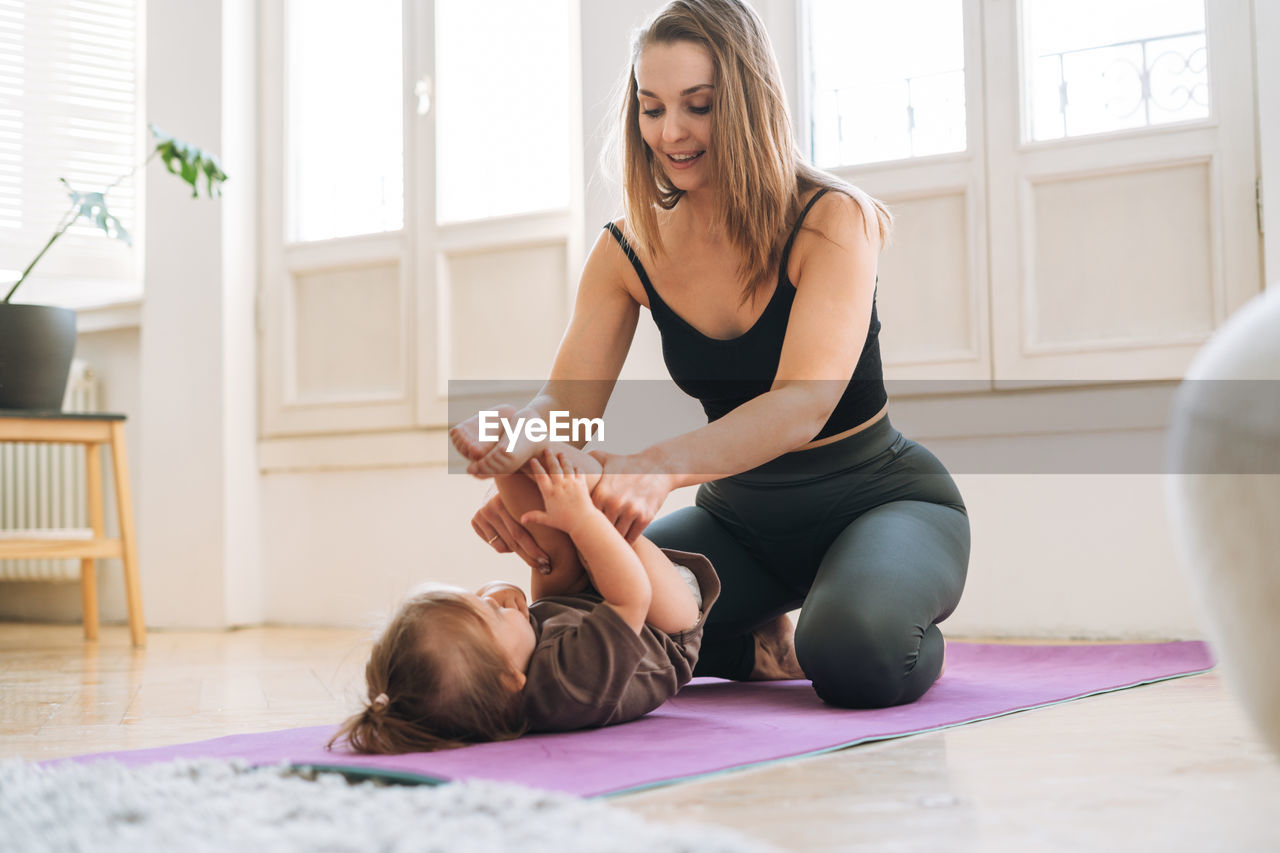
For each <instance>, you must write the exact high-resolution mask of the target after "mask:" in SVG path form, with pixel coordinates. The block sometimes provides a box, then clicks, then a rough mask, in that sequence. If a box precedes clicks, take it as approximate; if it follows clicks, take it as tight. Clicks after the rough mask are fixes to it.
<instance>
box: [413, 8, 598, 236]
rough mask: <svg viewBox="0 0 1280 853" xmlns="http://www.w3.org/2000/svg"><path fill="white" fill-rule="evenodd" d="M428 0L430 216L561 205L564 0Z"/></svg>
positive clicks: (568, 125) (566, 159)
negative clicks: (432, 17)
mask: <svg viewBox="0 0 1280 853" xmlns="http://www.w3.org/2000/svg"><path fill="white" fill-rule="evenodd" d="M435 6H436V27H435V34H436V83H437V85H436V87H435V88H436V109H437V113H436V219H437V221H439V222H460V221H465V220H475V219H485V218H489V217H496V216H510V215H514V214H520V213H533V212H536V211H543V210H563V209H565V208H567V207H568V206H569V163H570V156H569V153H570V150H571V149H570V145H571V143H572V142H573V140H572V139H571V138H570V131H571V129H572V127H573V123H572V122H571V121H570V115H569V110H570V97H569V95H570V88H569V85H570V84H569V58H570V57H571V56H572V55H573V52H572V51H571V50H570V49H569V48H570V46H569V37H570V27H569V11H570V10H569V2H568V0H540V2H538V3H529V2H527V0H490V2H488V3H485V4H483V5H477V4H476V3H474V2H472V0H436V4H435ZM494 20H500V21H502V26H494V24H493V21H494Z"/></svg>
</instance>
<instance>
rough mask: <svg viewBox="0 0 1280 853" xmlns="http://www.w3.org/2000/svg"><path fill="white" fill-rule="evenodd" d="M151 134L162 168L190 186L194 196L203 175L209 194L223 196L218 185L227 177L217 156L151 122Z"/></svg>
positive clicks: (197, 193) (197, 194)
mask: <svg viewBox="0 0 1280 853" xmlns="http://www.w3.org/2000/svg"><path fill="white" fill-rule="evenodd" d="M151 135H152V136H153V137H154V138H155V149H154V150H155V152H156V153H157V154H159V155H160V159H161V160H163V161H164V167H165V168H166V169H168V170H169V171H170V172H171V173H173V174H175V175H177V176H179V177H180V178H182V180H184V181H186V182H187V183H188V184H190V185H191V196H192V197H193V198H198V197H199V196H200V185H199V180H200V176H201V175H202V174H203V175H204V177H205V181H206V186H207V193H208V195H209V197H210V198H213V197H214V196H220V195H222V188H221V184H222V183H223V182H225V181H226V180H227V175H226V173H225V172H223V171H222V167H220V166H219V165H218V159H217V157H215V156H214V155H213V154H210V153H208V152H206V151H202V150H201V149H199V148H196V147H195V146H194V145H188V144H187V143H185V142H182V141H181V140H178V139H174V138H173V137H172V136H170V135H169V134H167V133H165V132H164V131H163V130H161V129H160V128H158V127H156V126H155V125H154V124H153V125H151Z"/></svg>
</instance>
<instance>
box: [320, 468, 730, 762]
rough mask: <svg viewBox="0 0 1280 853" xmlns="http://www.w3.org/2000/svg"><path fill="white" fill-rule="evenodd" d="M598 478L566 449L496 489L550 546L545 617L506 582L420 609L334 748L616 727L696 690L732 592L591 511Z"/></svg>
mask: <svg viewBox="0 0 1280 853" xmlns="http://www.w3.org/2000/svg"><path fill="white" fill-rule="evenodd" d="M599 478H600V465H599V463H598V462H596V460H594V459H593V458H591V457H590V456H589V455H587V454H586V453H583V452H582V451H580V450H577V449H575V448H573V447H569V446H566V445H560V446H557V447H555V448H554V449H549V450H546V451H544V453H543V454H542V456H541V458H540V459H539V458H535V459H533V460H531V461H530V462H529V463H528V464H527V465H526V466H525V468H524V469H522V472H521V473H519V474H513V475H509V476H506V477H499V478H497V481H498V491H499V494H500V495H501V497H502V501H503V504H504V505H505V506H506V507H507V510H508V511H509V512H510V513H511V514H512V516H514V517H515V518H518V519H520V522H521V524H523V525H525V526H526V527H528V528H529V529H530V530H531V532H534V534H535V537H537V538H538V539H539V543H540V544H543V543H546V544H547V545H549V546H551V547H547V548H546V550H547V551H548V553H550V554H551V555H552V560H551V563H552V566H551V568H552V571H551V572H550V573H549V574H545V575H544V574H542V573H539V572H533V574H532V579H531V584H530V585H531V588H532V595H533V602H532V604H530V603H528V601H527V600H526V598H525V594H524V592H523V591H522V590H521V589H520V588H519V587H516V586H513V585H511V584H507V583H501V582H494V583H488V584H485V585H484V586H482V587H481V588H480V589H478V590H477V591H476V592H474V593H471V592H465V591H463V590H461V589H437V590H433V591H430V592H423V593H419V594H417V595H414V596H412V597H410V598H409V600H408V601H406V602H405V603H404V604H403V605H402V606H401V608H400V610H399V612H398V613H397V614H396V615H395V617H394V618H393V619H392V621H391V624H390V625H389V626H388V627H387V628H386V630H385V631H384V632H383V634H382V636H381V637H380V638H379V639H378V641H377V642H376V643H375V644H374V646H373V650H372V652H371V653H370V656H369V662H368V664H367V665H366V667H365V679H366V681H367V682H368V693H369V697H370V698H369V704H368V705H367V706H366V708H365V709H364V710H363V711H361V712H360V713H358V714H355V715H354V716H352V717H350V718H349V719H348V720H347V721H346V722H345V723H344V724H343V725H342V727H341V729H340V730H339V731H338V733H337V734H336V735H334V737H333V739H332V740H330V742H329V746H332V745H333V744H334V743H335V742H337V741H339V740H346V741H347V742H348V744H349V745H350V746H351V748H352V749H354V750H356V751H358V752H366V753H400V752H422V751H429V750H436V749H448V748H452V747H458V746H463V745H465V744H468V743H476V742H480V741H493V740H508V739H510V738H515V737H519V736H520V735H521V734H524V733H525V732H527V731H564V730H569V729H579V728H588V727H593V726H605V725H610V724H613V723H621V722H625V721H627V720H633V719H635V718H636V717H639V716H641V715H643V714H646V713H648V712H649V711H652V710H653V709H654V708H656V707H658V706H659V705H661V704H662V703H663V702H664V701H666V700H667V699H668V698H669V697H670V696H672V695H673V694H674V693H675V692H676V691H677V690H679V689H680V688H681V687H682V686H683V685H684V684H685V683H687V682H688V681H689V679H690V678H691V677H692V676H693V667H694V664H695V663H696V662H697V658H698V649H699V647H700V645H701V641H702V627H703V623H704V622H705V621H706V616H707V612H708V611H709V610H710V608H711V606H712V604H713V603H714V602H715V600H716V596H717V595H718V594H719V592H720V581H719V579H718V578H717V577H716V573H715V571H714V570H713V569H712V567H711V564H710V563H709V562H708V561H707V559H706V558H705V557H703V556H701V555H698V554H689V553H685V552H681V551H672V550H664V549H660V548H658V547H657V546H656V545H654V544H653V543H652V542H650V541H649V540H647V539H645V538H644V537H643V536H641V537H639V538H638V539H637V540H636V542H635V544H634V545H631V544H629V543H628V542H627V541H626V539H624V538H623V537H622V535H621V534H619V533H618V531H617V530H616V529H615V528H614V527H613V525H611V524H610V523H609V521H608V519H607V518H605V516H604V515H603V514H602V513H601V512H600V511H599V510H598V509H597V508H596V507H595V506H594V505H593V504H592V502H591V494H590V493H591V489H592V487H593V486H594V485H595V483H596V481H598V480H599ZM548 528H550V532H551V533H552V534H553V535H551V536H548V535H547V534H548ZM555 531H560V533H555ZM556 536H559V537H561V538H562V539H563V538H564V536H567V540H565V544H567V545H570V546H571V548H569V549H568V550H566V549H565V548H557V547H555V543H554V541H553V540H554V539H555V537H556ZM584 570H585V571H584Z"/></svg>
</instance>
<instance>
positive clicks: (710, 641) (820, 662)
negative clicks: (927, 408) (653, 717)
mask: <svg viewBox="0 0 1280 853" xmlns="http://www.w3.org/2000/svg"><path fill="white" fill-rule="evenodd" d="M695 503H696V505H695V506H692V507H687V508H685V509H681V510H678V511H677V512H674V513H672V514H670V515H667V516H664V517H663V518H659V519H657V520H656V521H654V522H653V523H652V524H651V525H649V528H648V529H647V530H646V531H645V536H647V537H649V538H650V539H652V540H653V541H654V542H656V543H657V544H658V545H661V546H663V547H666V548H677V549H679V550H683V551H695V552H698V553H702V554H705V555H706V556H707V557H708V558H709V559H710V560H711V563H712V564H713V565H714V566H715V568H716V571H717V572H718V573H719V574H720V580H721V583H722V586H723V589H722V591H721V593H720V598H719V600H718V601H717V602H716V605H715V607H713V608H712V610H711V613H710V615H709V616H708V619H707V624H706V633H705V636H704V638H703V642H702V653H701V656H700V658H699V661H698V667H697V669H696V671H695V673H694V674H695V675H714V676H720V677H722V678H732V679H737V680H742V679H745V678H746V677H747V676H748V675H749V674H750V673H751V669H752V667H753V666H754V664H755V645H754V642H753V639H752V636H751V632H752V631H753V630H755V629H756V628H758V627H760V626H761V625H763V624H764V623H766V622H768V621H769V620H771V619H773V618H774V617H776V616H778V615H779V614H781V613H785V612H787V611H789V610H793V609H795V608H796V607H799V606H801V605H803V610H802V611H801V613H800V621H799V622H798V623H797V625H796V654H797V656H798V657H799V660H800V665H801V666H802V667H803V668H804V671H805V674H806V675H807V676H808V677H809V678H810V679H811V680H812V681H813V686H814V689H815V690H816V691H817V693H818V695H819V696H820V697H822V699H823V700H825V701H827V702H830V703H831V704H833V705H840V706H844V707H849V708H881V707H886V706H889V705H901V704H904V703H907V702H914V701H915V700H916V699H918V698H920V697H921V696H922V695H924V692H925V691H926V690H928V689H929V688H930V687H931V686H932V685H933V683H934V681H936V680H937V678H938V675H939V673H940V671H941V669H942V658H943V642H942V633H941V631H939V630H938V626H937V623H939V622H941V621H942V620H943V619H945V618H947V617H948V616H949V615H951V612H952V611H953V610H955V607H956V604H957V603H958V602H959V600H960V593H961V591H962V590H963V589H964V581H965V574H966V571H967V567H968V563H969V517H968V514H967V513H966V511H965V507H964V502H963V501H962V500H961V498H960V493H959V491H958V490H957V489H956V486H955V483H954V482H953V481H952V479H951V476H950V475H949V474H948V473H947V471H946V469H945V468H944V467H943V466H942V463H941V462H939V461H938V459H937V458H936V457H935V456H934V455H933V454H932V453H930V452H929V451H928V450H926V449H925V448H923V447H922V446H920V445H919V444H917V443H915V442H914V441H911V440H909V439H907V438H905V437H904V436H903V435H902V434H901V433H900V432H898V431H897V430H896V429H894V428H893V426H892V425H890V423H889V419H888V417H885V418H883V419H881V420H880V421H879V422H878V423H876V424H873V425H872V426H871V427H869V428H867V429H865V430H863V431H862V432H860V433H857V434H855V435H852V436H850V437H848V438H846V439H842V440H840V441H838V442H835V443H833V444H829V445H825V446H823V447H819V448H814V449H812V450H803V451H798V452H796V453H789V454H786V455H784V456H781V457H779V458H778V459H775V460H773V461H772V462H769V463H766V464H765V465H762V466H760V467H758V468H754V469H752V470H751V471H747V472H745V473H742V474H738V475H736V476H733V477H727V478H725V479H722V480H717V481H715V482H711V483H705V484H703V485H702V486H701V487H700V488H699V489H698V495H697V500H696V502H695Z"/></svg>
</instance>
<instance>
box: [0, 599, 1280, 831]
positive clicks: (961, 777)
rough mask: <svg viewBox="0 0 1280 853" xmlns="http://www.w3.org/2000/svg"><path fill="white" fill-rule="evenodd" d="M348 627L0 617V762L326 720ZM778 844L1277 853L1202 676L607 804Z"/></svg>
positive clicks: (1253, 747)
mask: <svg viewBox="0 0 1280 853" xmlns="http://www.w3.org/2000/svg"><path fill="white" fill-rule="evenodd" d="M366 650H367V641H366V638H365V637H364V636H363V635H361V634H360V633H358V632H353V631H327V630H301V629H280V628H268V629H252V630H244V631H234V632H229V633H164V632H152V633H151V634H150V635H149V644H148V646H147V648H146V649H145V650H143V651H136V650H133V649H132V648H130V646H129V644H128V634H127V630H126V629H125V628H123V627H120V628H115V627H104V628H103V631H102V639H101V640H100V641H99V642H98V643H90V644H87V643H85V642H84V641H83V640H81V638H80V629H79V628H78V627H76V626H34V625H17V624H0V758H5V757H14V756H18V757H23V758H28V759H33V760H38V759H43V758H52V757H55V756H63V755H73V754H78V753H85V752H97V751H102V750H114V749H127V748H135V747H144V746H158V745H163V744H169V743H179V742H183V741H189V740H196V739H201V738H207V737H214V736H219V735H225V734H232V733H237V732H251V731H263V730H269V729H277V728H286V727H291V726H303V725H318V724H326V723H334V722H336V721H337V720H339V719H340V718H341V717H342V716H343V715H344V714H345V713H347V711H348V710H349V709H350V708H351V707H352V706H353V705H354V703H355V701H356V697H357V696H358V694H359V692H360V689H361V684H362V681H361V680H362V672H363V666H364V658H365V653H366ZM611 802H613V803H614V804H616V805H620V806H623V807H625V808H629V809H632V810H634V811H636V812H638V813H640V814H642V815H645V816H646V817H648V818H650V819H653V820H659V821H667V820H683V821H688V820H694V821H699V822H704V823H712V824H723V825H726V826H730V827H734V828H736V829H738V830H740V831H745V832H747V833H748V834H750V835H752V836H754V837H757V838H761V839H764V840H767V841H770V842H772V843H774V844H777V845H778V846H780V847H782V848H784V849H789V850H850V849H859V848H862V849H873V850H876V851H898V850H928V851H931V853H937V851H948V853H950V851H967V850H1016V851H1023V850H1034V851H1041V850H1044V851H1056V850H1133V849H1142V850H1161V851H1165V850H1194V851H1201V850H1232V851H1235V850H1280V822H1278V821H1276V820H1275V818H1274V817H1273V816H1272V815H1273V814H1274V813H1273V812H1272V811H1271V810H1272V809H1273V808H1275V807H1276V805H1277V804H1280V762H1277V760H1276V759H1275V758H1273V757H1272V755H1271V754H1270V753H1269V752H1268V751H1267V750H1266V749H1265V748H1264V746H1263V745H1262V742H1261V740H1260V739H1259V738H1258V737H1257V736H1256V735H1255V734H1254V733H1253V731H1252V730H1251V729H1250V728H1249V727H1248V725H1247V723H1246V721H1245V719H1244V717H1243V715H1242V713H1241V712H1240V711H1239V710H1238V708H1237V706H1236V705H1235V704H1234V703H1233V702H1232V701H1231V699H1230V698H1229V696H1228V695H1227V693H1226V691H1225V689H1224V687H1223V685H1222V683H1221V680H1220V677H1219V675H1218V674H1217V673H1216V672H1213V673H1209V674H1207V675H1201V676H1194V677H1191V678H1183V679H1177V680H1174V681H1169V682H1164V683H1161V684H1155V685H1149V686H1146V687H1140V688H1135V689H1132V690H1125V691H1121V692H1119V693H1112V694H1107V695H1103V696H1095V697H1091V698H1088V699H1082V700H1078V701H1075V702H1069V703H1067V704H1064V705H1057V706H1053V707H1049V708H1043V709H1039V710H1035V711H1028V712H1024V713H1020V714H1014V715H1010V716H1007V717H1001V718H998V719H994V720H988V721H985V722H980V723H972V724H970V725H966V726H960V727H958V728H953V729H948V730H946V731H941V732H934V733H931V734H924V735H916V736H913V737H908V738H903V739H900V740H896V741H887V742H883V743H878V744H869V745H866V746H860V747H855V748H853V749H848V750H843V751H841V752H837V753H831V754H828V755H825V756H821V757H816V758H808V759H799V760H795V761H788V762H783V763H780V764H775V765H771V766H768V767H764V768H760V769H755V770H746V771H742V772H738V773H732V774H726V775H720V776H716V777H713V778H709V779H706V780H703V781H700V782H691V783H684V784H680V785H674V786H669V787H666V788H660V789H655V790H652V791H648V792H644V793H640V794H632V795H628V796H624V797H619V798H615V799H613V800H611Z"/></svg>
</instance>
